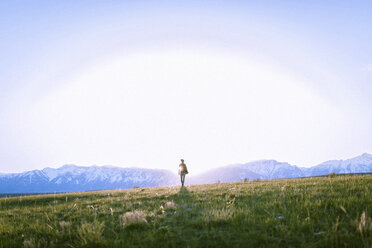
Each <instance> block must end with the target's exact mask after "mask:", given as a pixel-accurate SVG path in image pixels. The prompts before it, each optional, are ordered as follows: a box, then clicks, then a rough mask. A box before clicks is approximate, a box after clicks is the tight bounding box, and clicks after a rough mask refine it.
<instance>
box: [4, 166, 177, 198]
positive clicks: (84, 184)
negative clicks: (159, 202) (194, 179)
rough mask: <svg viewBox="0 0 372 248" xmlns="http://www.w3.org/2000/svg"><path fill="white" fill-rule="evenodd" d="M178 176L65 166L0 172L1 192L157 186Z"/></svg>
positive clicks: (98, 167) (129, 169) (164, 173)
mask: <svg viewBox="0 0 372 248" xmlns="http://www.w3.org/2000/svg"><path fill="white" fill-rule="evenodd" d="M177 179H178V178H177V176H176V175H175V174H173V173H172V172H170V171H167V170H155V169H141V168H119V167H111V166H102V167H100V166H90V167H82V166H76V165H64V166H62V167H60V168H57V169H53V168H45V169H43V170H33V171H27V172H24V173H12V174H2V175H0V193H49V192H75V191H88V190H105V189H121V188H133V187H136V186H139V187H156V186H167V185H173V184H176V183H177V182H178V181H177Z"/></svg>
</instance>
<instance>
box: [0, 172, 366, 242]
mask: <svg viewBox="0 0 372 248" xmlns="http://www.w3.org/2000/svg"><path fill="white" fill-rule="evenodd" d="M371 212H372V176H371V175H364V176H330V177H322V178H305V179H288V180H284V179H282V180H272V181H248V182H237V183H221V184H209V185H191V186H187V187H185V188H183V189H181V188H180V187H163V188H134V189H129V190H114V191H99V192H84V193H70V194H58V195H40V196H22V197H12V198H3V199H0V247H372V220H371Z"/></svg>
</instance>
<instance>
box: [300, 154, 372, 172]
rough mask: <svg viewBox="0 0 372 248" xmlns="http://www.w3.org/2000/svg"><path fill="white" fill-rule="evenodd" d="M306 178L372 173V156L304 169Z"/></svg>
mask: <svg viewBox="0 0 372 248" xmlns="http://www.w3.org/2000/svg"><path fill="white" fill-rule="evenodd" d="M302 169H303V172H304V175H305V176H321V175H327V174H329V173H338V174H346V173H365V172H372V155H371V154H368V153H363V154H362V155H360V156H358V157H355V158H351V159H346V160H330V161H326V162H323V163H321V164H319V165H317V166H314V167H310V168H302Z"/></svg>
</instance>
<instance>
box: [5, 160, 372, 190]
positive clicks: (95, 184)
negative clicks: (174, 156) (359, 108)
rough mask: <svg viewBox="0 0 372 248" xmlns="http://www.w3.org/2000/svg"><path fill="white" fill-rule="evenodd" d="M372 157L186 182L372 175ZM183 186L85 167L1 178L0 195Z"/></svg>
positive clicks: (244, 169) (143, 173) (222, 170)
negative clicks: (353, 174) (349, 174)
mask: <svg viewBox="0 0 372 248" xmlns="http://www.w3.org/2000/svg"><path fill="white" fill-rule="evenodd" d="M371 172H372V155H371V154H368V153H364V154H362V155H360V156H357V157H355V158H351V159H347V160H330V161H326V162H324V163H321V164H319V165H317V166H313V167H309V168H305V167H297V166H294V165H290V164H289V163H285V162H278V161H276V160H258V161H253V162H249V163H245V164H233V165H227V166H223V167H218V168H215V169H213V170H210V171H207V172H205V173H203V174H200V175H197V176H192V175H190V174H189V175H188V176H187V178H186V183H187V184H204V183H215V182H233V181H242V180H245V179H247V180H252V179H279V178H298V177H311V176H322V175H327V174H330V173H338V174H345V173H371ZM177 184H179V179H178V176H177V175H176V174H174V173H173V172H171V171H168V170H159V169H142V168H120V167H112V166H101V167H100V166H90V167H81V166H76V165H64V166H62V167H60V168H57V169H54V168H45V169H42V170H33V171H27V172H23V173H11V174H0V193H3V194H6V193H51V192H76V191H88V190H105V189H122V188H133V187H156V186H170V185H177Z"/></svg>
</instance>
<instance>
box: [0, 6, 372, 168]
mask: <svg viewBox="0 0 372 248" xmlns="http://www.w3.org/2000/svg"><path fill="white" fill-rule="evenodd" d="M371 13H372V2H371V1H274V0H273V1H200V0H199V1H93V0H89V1H75V0H71V1H49V0H48V1H47V0H46V1H27V0H25V1H16V0H8V1H7V0H5V1H0V172H20V171H25V170H31V169H41V168H44V167H59V166H61V165H63V164H77V165H83V166H88V165H94V164H95V165H114V166H122V167H128V166H130V167H132V166H135V167H146V168H165V169H171V170H173V171H177V166H178V164H179V159H180V158H183V159H185V162H186V164H188V167H189V171H190V172H191V173H200V172H202V171H204V170H207V169H210V168H213V167H217V166H222V165H227V164H232V163H244V162H249V161H252V160H257V159H276V160H279V161H287V162H289V163H291V164H295V165H298V166H311V165H316V164H318V163H320V162H323V161H325V160H329V159H345V158H349V157H353V156H356V155H359V154H361V153H364V152H369V153H372V131H371V128H372V45H371V44H372V14H371Z"/></svg>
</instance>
